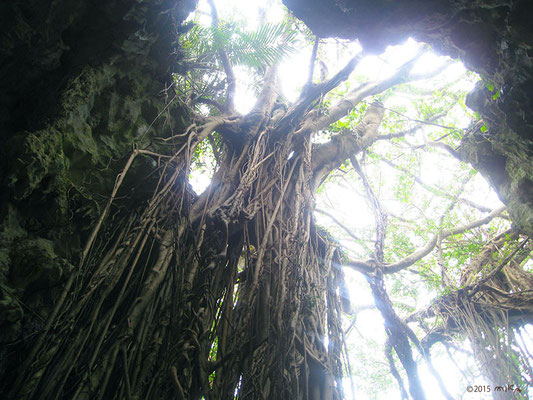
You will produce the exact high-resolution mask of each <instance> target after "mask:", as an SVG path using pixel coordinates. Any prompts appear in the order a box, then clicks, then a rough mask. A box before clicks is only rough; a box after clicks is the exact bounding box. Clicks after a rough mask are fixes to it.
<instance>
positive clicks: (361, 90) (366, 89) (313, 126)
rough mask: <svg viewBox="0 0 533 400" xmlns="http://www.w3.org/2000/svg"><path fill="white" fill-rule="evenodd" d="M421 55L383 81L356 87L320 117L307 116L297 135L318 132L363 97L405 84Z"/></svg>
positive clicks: (345, 112) (343, 114) (340, 116)
mask: <svg viewBox="0 0 533 400" xmlns="http://www.w3.org/2000/svg"><path fill="white" fill-rule="evenodd" d="M421 54H422V52H419V53H418V54H417V55H416V56H415V57H414V58H413V59H411V60H409V61H407V62H406V63H405V64H403V65H402V66H401V67H400V68H398V70H397V71H396V72H395V73H394V74H393V75H392V76H391V77H389V78H387V79H385V80H383V81H380V82H366V83H362V84H360V85H358V86H357V87H356V88H355V89H353V90H351V91H350V92H349V93H348V94H347V95H346V96H345V97H344V98H342V99H341V100H340V101H339V102H338V103H337V104H335V105H334V106H331V107H329V108H328V110H327V112H326V113H325V115H323V116H322V117H320V118H318V119H315V116H314V115H310V116H308V117H307V118H306V121H305V122H304V124H303V126H302V128H300V130H299V131H298V133H305V132H306V131H311V132H318V131H320V130H322V129H324V128H326V127H328V126H329V125H330V124H332V123H334V122H336V121H338V120H339V119H341V118H342V117H344V116H345V115H347V114H348V113H349V112H350V111H351V110H352V109H353V108H354V107H355V106H356V105H357V104H358V103H359V102H360V101H361V100H363V99H364V98H365V97H368V96H372V95H375V94H378V93H382V92H384V91H385V90H387V89H389V88H391V87H392V86H394V85H397V84H399V83H403V82H407V81H408V80H409V72H410V71H411V69H412V68H413V66H414V64H415V63H416V61H418V59H419V57H420V55H421ZM428 77H429V76H428ZM382 107H383V106H382Z"/></svg>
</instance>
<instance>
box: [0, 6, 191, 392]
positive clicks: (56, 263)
mask: <svg viewBox="0 0 533 400" xmlns="http://www.w3.org/2000/svg"><path fill="white" fill-rule="evenodd" d="M195 3H196V1H195V0H173V1H168V0H150V1H148V0H146V1H143V0H93V1H84V0H78V1H67V0H12V1H4V2H1V3H0V26H1V27H2V30H3V32H2V34H1V35H0V135H1V141H2V143H3V146H2V147H1V148H0V180H1V185H2V190H1V191H0V345H2V346H1V347H0V374H1V373H2V369H3V368H5V364H4V362H5V361H6V359H8V358H10V359H11V360H13V357H14V354H16V353H17V352H19V353H20V346H21V345H22V346H23V345H24V341H23V340H22V341H21V340H20V339H21V338H23V337H25V336H26V335H29V334H33V333H34V331H35V329H39V326H40V325H41V324H42V321H43V320H44V319H45V318H46V315H47V313H48V312H49V307H50V305H51V304H53V299H54V297H55V296H57V294H58V292H59V289H60V287H61V284H62V282H63V281H64V277H65V275H66V274H67V272H68V271H69V270H71V269H72V268H75V265H76V264H77V260H78V257H79V253H80V248H81V246H82V244H83V243H84V242H85V239H86V237H87V235H88V231H89V229H90V228H91V227H92V226H93V225H94V221H95V219H96V218H97V217H98V215H99V213H100V211H101V209H102V205H103V204H105V202H106V200H107V197H106V196H108V195H109V193H111V190H112V188H113V185H114V183H115V178H116V175H117V173H118V172H119V171H120V170H121V169H122V167H123V166H124V163H125V160H126V159H127V157H128V156H129V154H130V153H131V149H132V144H135V145H137V146H139V147H143V146H145V145H147V144H148V143H149V142H150V140H151V138H152V137H153V136H154V135H157V136H165V135H170V134H171V133H172V132H173V131H174V130H179V129H182V127H183V125H184V124H185V122H186V121H185V120H186V119H187V117H186V116H183V115H181V114H180V110H179V108H178V107H177V106H176V104H175V102H174V103H171V101H170V99H171V98H172V97H173V96H174V94H173V92H172V89H171V88H170V87H171V84H172V75H171V73H172V72H173V71H174V70H175V68H176V63H177V62H178V54H177V52H176V50H177V47H176V41H177V37H178V36H177V35H178V30H179V29H181V28H180V23H181V22H182V21H183V20H184V19H185V18H186V17H187V15H188V14H189V12H191V11H192V10H193V9H194V7H195ZM143 162H144V163H148V162H151V161H149V160H148V159H146V160H144V161H143ZM143 162H140V163H137V164H136V165H135V167H134V169H137V170H138V171H141V170H142V169H143ZM132 176H133V177H135V171H133V174H132ZM139 176H140V172H139ZM132 179H134V178H132ZM126 186H127V185H126ZM138 196H142V194H138ZM134 197H135V196H134ZM113 212H118V210H114V211H113ZM0 388H1V385H0ZM0 393H1V390H0Z"/></svg>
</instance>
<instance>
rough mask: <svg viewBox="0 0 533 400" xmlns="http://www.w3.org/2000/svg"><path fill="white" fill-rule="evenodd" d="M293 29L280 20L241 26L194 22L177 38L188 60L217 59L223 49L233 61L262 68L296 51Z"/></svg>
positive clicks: (210, 60) (233, 62)
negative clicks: (258, 25)
mask: <svg viewBox="0 0 533 400" xmlns="http://www.w3.org/2000/svg"><path fill="white" fill-rule="evenodd" d="M295 39H296V32H295V31H294V30H292V29H291V28H290V25H288V24H286V23H284V22H282V23H277V24H270V23H267V24H264V25H261V26H260V27H259V28H258V29H256V30H244V29H242V28H241V27H240V26H239V25H238V24H237V23H221V24H220V25H219V26H217V27H214V26H201V25H195V26H194V27H193V28H192V29H191V30H189V32H187V34H185V35H183V36H182V37H181V38H180V41H181V47H182V48H183V50H184V51H185V52H186V54H187V62H189V63H195V64H202V63H205V64H206V65H209V64H210V63H216V62H217V58H216V56H217V53H218V52H219V51H221V50H222V49H224V51H226V53H227V55H228V58H229V60H230V62H231V63H232V64H233V65H243V66H247V67H250V68H255V69H261V68H264V67H266V66H268V65H272V64H275V63H277V62H279V61H280V60H281V59H283V58H284V57H286V56H288V55H290V54H293V53H294V52H295V51H296V47H295V45H294V43H295Z"/></svg>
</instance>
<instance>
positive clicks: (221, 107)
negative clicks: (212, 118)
mask: <svg viewBox="0 0 533 400" xmlns="http://www.w3.org/2000/svg"><path fill="white" fill-rule="evenodd" d="M196 102H197V103H200V104H207V105H210V106H213V107H215V108H216V109H217V110H218V111H220V112H221V113H224V112H225V111H226V109H225V107H224V105H223V104H220V103H219V102H218V101H216V100H211V99H206V98H205V97H199V98H197V99H196Z"/></svg>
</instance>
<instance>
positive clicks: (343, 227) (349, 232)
mask: <svg viewBox="0 0 533 400" xmlns="http://www.w3.org/2000/svg"><path fill="white" fill-rule="evenodd" d="M315 211H316V212H318V213H320V214H324V215H327V216H328V217H329V218H331V219H332V220H333V222H335V223H336V224H337V225H339V226H340V227H341V228H342V229H343V230H344V231H345V232H346V233H347V234H348V235H350V236H351V237H352V238H353V239H355V240H357V241H358V242H362V241H363V239H361V238H360V237H358V236H356V235H354V233H353V232H352V231H351V230H350V229H349V228H347V227H346V225H344V224H342V223H341V222H340V221H339V220H338V219H337V218H335V217H334V216H333V215H332V214H330V213H328V212H327V211H324V210H321V209H319V208H315Z"/></svg>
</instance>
